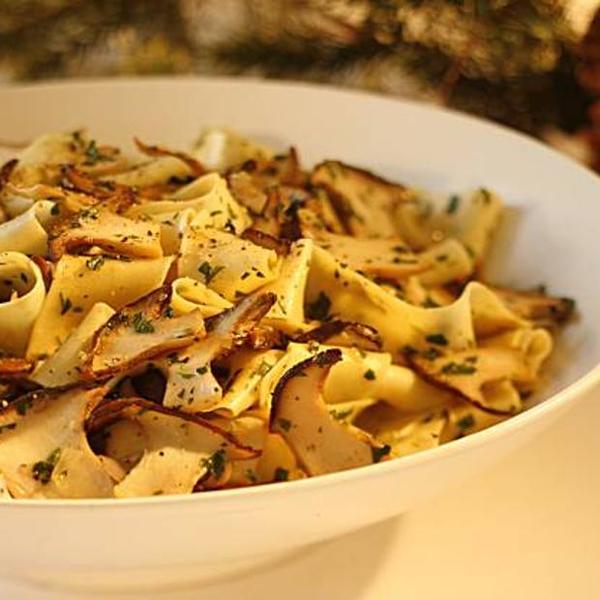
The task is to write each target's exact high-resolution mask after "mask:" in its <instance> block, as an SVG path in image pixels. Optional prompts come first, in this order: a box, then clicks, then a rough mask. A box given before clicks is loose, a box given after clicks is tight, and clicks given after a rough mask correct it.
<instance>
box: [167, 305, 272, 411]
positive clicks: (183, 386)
mask: <svg viewBox="0 0 600 600" xmlns="http://www.w3.org/2000/svg"><path fill="white" fill-rule="evenodd" d="M273 302H275V297H274V296H273V295H272V294H261V295H258V296H250V297H248V298H245V299H244V300H242V301H241V302H239V303H238V304H237V305H236V306H234V307H233V308H231V309H229V310H227V311H225V312H223V313H221V314H219V315H217V316H216V317H212V318H211V319H210V320H209V321H208V322H207V328H208V335H207V336H206V337H205V338H204V339H202V340H200V341H199V342H196V343H194V344H192V345H190V346H188V347H187V348H185V349H183V350H180V351H179V352H177V353H176V354H174V355H173V356H171V357H169V359H168V360H167V361H166V362H167V367H166V368H167V373H168V381H167V388H166V391H165V397H164V400H163V404H164V405H165V406H168V407H173V408H174V407H177V408H180V409H181V410H184V411H186V412H206V411H211V410H214V409H215V408H217V406H218V405H219V403H220V402H221V399H222V389H221V386H220V384H219V382H218V381H217V380H216V379H215V377H214V375H213V373H212V370H211V364H212V361H213V360H215V358H217V357H218V356H222V355H223V354H225V353H227V352H229V351H230V350H231V349H232V348H234V347H235V346H236V345H239V344H241V343H243V341H244V340H245V338H246V336H247V334H248V333H249V332H250V331H251V330H252V329H253V328H254V326H255V325H256V324H257V323H258V322H259V321H260V320H261V319H262V318H263V317H264V315H265V314H266V313H267V312H268V311H269V309H270V308H271V306H272V305H273Z"/></svg>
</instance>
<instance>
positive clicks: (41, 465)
mask: <svg viewBox="0 0 600 600" xmlns="http://www.w3.org/2000/svg"><path fill="white" fill-rule="evenodd" d="M59 458H60V448H56V449H55V450H53V451H52V452H51V453H50V454H49V455H48V457H47V458H46V460H39V461H38V462H36V463H34V465H33V466H32V467H31V473H32V476H33V478H34V479H35V480H36V481H39V482H40V483H42V484H43V485H46V484H47V483H48V482H49V481H50V478H51V477H52V473H53V471H54V467H55V466H56V463H57V462H58V459H59Z"/></svg>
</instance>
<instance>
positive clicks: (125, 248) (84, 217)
mask: <svg viewBox="0 0 600 600" xmlns="http://www.w3.org/2000/svg"><path fill="white" fill-rule="evenodd" d="M52 233H53V235H54V238H53V239H51V241H50V244H49V249H50V256H51V257H52V259H53V260H58V259H59V258H60V257H61V256H62V255H63V254H67V253H68V254H77V253H78V252H81V251H84V250H88V249H89V248H92V247H94V246H97V247H99V248H102V250H104V251H106V252H110V253H112V254H118V255H120V256H130V257H133V258H160V257H161V256H162V255H163V252H162V246H161V244H160V227H159V225H158V224H157V223H152V222H148V221H134V220H133V219H128V218H127V217H122V216H121V215H117V214H115V213H113V212H111V211H109V210H105V209H100V208H97V207H90V208H87V209H85V210H82V211H81V212H79V213H78V214H77V215H75V217H73V218H72V219H68V220H66V221H62V222H61V223H60V224H59V225H58V226H57V228H56V229H55V230H54V231H53V232H52Z"/></svg>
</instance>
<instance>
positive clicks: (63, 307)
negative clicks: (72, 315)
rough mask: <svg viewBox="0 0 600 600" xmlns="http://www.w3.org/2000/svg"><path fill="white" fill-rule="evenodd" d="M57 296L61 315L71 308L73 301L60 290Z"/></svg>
mask: <svg viewBox="0 0 600 600" xmlns="http://www.w3.org/2000/svg"><path fill="white" fill-rule="evenodd" d="M58 298H59V300H60V314H61V316H62V315H66V314H67V313H68V312H69V311H70V310H71V308H73V303H72V302H71V300H70V299H69V298H67V297H66V296H63V294H62V292H59V294H58Z"/></svg>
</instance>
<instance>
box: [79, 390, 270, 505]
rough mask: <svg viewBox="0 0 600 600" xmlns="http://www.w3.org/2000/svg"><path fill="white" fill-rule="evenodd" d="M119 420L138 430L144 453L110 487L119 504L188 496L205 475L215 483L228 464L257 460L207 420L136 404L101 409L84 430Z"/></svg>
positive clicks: (129, 402)
mask: <svg viewBox="0 0 600 600" xmlns="http://www.w3.org/2000/svg"><path fill="white" fill-rule="evenodd" d="M121 419H126V420H128V421H132V422H134V423H136V424H137V425H138V426H139V427H140V429H141V433H142V438H143V445H144V453H143V456H142V458H141V460H140V461H139V462H138V463H137V464H136V465H135V466H134V467H133V468H132V469H131V471H130V472H129V473H128V475H127V476H126V477H125V478H124V479H123V481H121V482H120V483H119V484H118V485H117V486H116V487H115V490H114V493H115V496H116V497H118V498H124V497H135V496H151V495H163V494H185V493H189V492H191V491H192V490H194V489H196V490H198V488H196V484H197V482H198V480H199V479H200V478H202V477H204V476H206V475H207V474H208V475H210V476H215V477H216V478H217V479H218V476H219V474H222V472H223V469H224V468H225V466H226V464H227V463H229V462H231V461H237V460H249V459H252V458H255V457H258V456H259V455H260V451H259V450H257V449H255V448H252V447H249V446H246V445H244V444H243V443H240V441H239V440H238V439H237V438H236V437H235V436H234V435H233V434H231V433H229V432H227V431H225V430H224V429H222V428H220V427H218V426H217V425H215V424H214V423H212V422H210V421H207V420H206V419H202V418H200V417H197V416H195V415H190V414H186V413H181V412H179V411H175V410H172V409H169V408H166V407H164V406H160V405H158V404H155V403H153V402H150V401H147V400H143V399H140V398H127V399H120V400H113V401H110V402H107V403H105V404H103V405H102V406H101V407H99V408H98V410H97V411H96V412H95V414H93V415H92V417H91V419H90V421H89V426H90V429H92V430H94V429H99V428H101V427H103V426H105V425H107V424H109V423H111V422H117V421H119V420H121Z"/></svg>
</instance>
